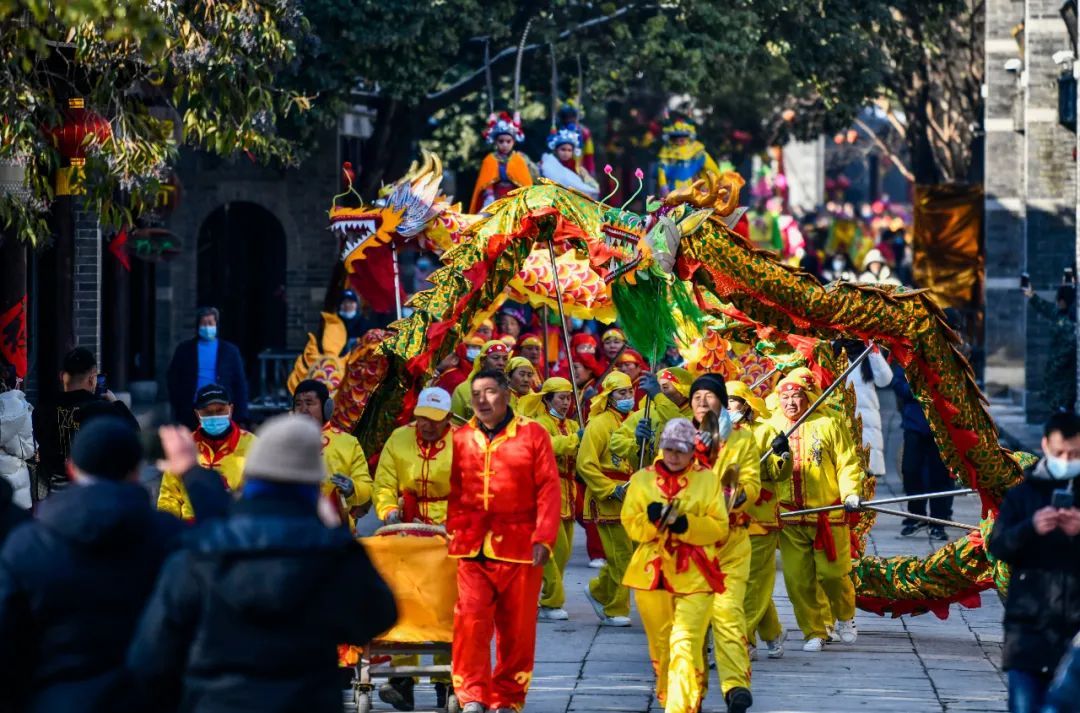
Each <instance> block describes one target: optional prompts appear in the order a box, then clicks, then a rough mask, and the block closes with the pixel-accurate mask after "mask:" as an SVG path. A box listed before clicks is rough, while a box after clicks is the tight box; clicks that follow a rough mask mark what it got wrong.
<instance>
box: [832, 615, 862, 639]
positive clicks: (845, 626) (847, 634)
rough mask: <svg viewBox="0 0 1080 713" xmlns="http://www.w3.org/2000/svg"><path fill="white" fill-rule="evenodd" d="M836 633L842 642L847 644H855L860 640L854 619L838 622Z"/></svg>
mask: <svg viewBox="0 0 1080 713" xmlns="http://www.w3.org/2000/svg"><path fill="white" fill-rule="evenodd" d="M836 633H837V635H838V636H839V637H840V641H843V642H844V643H845V644H854V643H855V640H856V639H858V638H859V630H858V629H856V628H855V620H854V619H849V620H847V621H837V622H836Z"/></svg>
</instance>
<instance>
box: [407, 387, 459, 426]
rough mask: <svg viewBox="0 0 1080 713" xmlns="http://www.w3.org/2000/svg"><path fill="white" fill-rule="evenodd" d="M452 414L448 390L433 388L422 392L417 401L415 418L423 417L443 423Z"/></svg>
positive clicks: (414, 412)
mask: <svg viewBox="0 0 1080 713" xmlns="http://www.w3.org/2000/svg"><path fill="white" fill-rule="evenodd" d="M448 413H450V394H449V393H448V392H447V391H446V389H440V388H439V387H438V386H431V387H429V388H426V389H424V390H423V391H421V392H420V398H419V399H417V402H416V409H415V410H414V411H413V415H414V416H423V417H424V418H430V419H431V420H432V421H441V420H443V419H444V418H446V414H448Z"/></svg>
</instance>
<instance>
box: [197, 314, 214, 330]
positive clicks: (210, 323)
mask: <svg viewBox="0 0 1080 713" xmlns="http://www.w3.org/2000/svg"><path fill="white" fill-rule="evenodd" d="M199 326H200V327H216V326H217V317H215V316H214V315H212V314H204V315H203V316H202V317H200V318H199Z"/></svg>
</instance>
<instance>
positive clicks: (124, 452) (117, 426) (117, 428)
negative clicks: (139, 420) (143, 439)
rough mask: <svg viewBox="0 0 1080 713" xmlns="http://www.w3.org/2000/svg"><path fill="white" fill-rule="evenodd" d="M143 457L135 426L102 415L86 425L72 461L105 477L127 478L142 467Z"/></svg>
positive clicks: (77, 436) (78, 436)
mask: <svg viewBox="0 0 1080 713" xmlns="http://www.w3.org/2000/svg"><path fill="white" fill-rule="evenodd" d="M142 456H143V449H142V443H140V442H139V436H138V434H137V433H135V429H133V428H132V427H131V425H130V424H128V423H127V422H126V421H122V420H121V419H119V418H116V417H115V416H98V417H97V418H94V419H93V420H91V421H90V422H89V423H86V424H84V425H83V426H82V428H80V429H79V431H78V433H76V434H75V440H74V442H72V444H71V462H72V464H73V465H74V466H75V467H76V468H78V469H79V470H81V471H82V472H83V473H86V474H87V475H89V476H91V477H94V478H103V479H105V480H123V479H124V478H126V477H127V476H129V475H130V474H131V472H132V471H134V470H135V469H136V468H137V467H138V466H139V461H141V460H142Z"/></svg>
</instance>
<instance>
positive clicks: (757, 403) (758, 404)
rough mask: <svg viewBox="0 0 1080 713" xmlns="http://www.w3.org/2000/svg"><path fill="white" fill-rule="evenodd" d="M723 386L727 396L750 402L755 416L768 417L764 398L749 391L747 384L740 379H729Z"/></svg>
mask: <svg viewBox="0 0 1080 713" xmlns="http://www.w3.org/2000/svg"><path fill="white" fill-rule="evenodd" d="M725 386H726V387H727V393H728V398H731V399H742V400H743V401H745V402H746V403H748V404H750V408H751V409H753V411H754V416H755V417H757V418H768V417H769V410H768V409H767V408H765V400H764V399H762V398H760V397H759V396H758V395H757V394H755V393H754V392H753V391H751V390H750V387H749V386H747V385H746V384H744V383H743V382H741V381H729V382H727V383H726V384H725Z"/></svg>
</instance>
